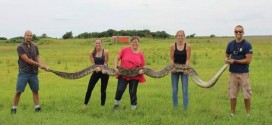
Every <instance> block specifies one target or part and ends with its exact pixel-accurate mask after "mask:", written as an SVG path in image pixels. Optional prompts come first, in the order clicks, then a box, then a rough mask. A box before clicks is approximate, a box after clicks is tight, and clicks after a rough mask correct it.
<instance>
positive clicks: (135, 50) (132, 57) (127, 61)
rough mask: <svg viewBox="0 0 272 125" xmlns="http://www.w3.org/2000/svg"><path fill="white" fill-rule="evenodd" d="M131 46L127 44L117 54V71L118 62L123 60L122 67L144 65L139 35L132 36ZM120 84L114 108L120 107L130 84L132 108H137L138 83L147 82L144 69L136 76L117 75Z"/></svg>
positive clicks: (115, 62) (115, 64)
mask: <svg viewBox="0 0 272 125" xmlns="http://www.w3.org/2000/svg"><path fill="white" fill-rule="evenodd" d="M130 41H131V46H126V47H124V48H122V50H121V51H120V52H119V54H118V55H117V57H116V59H115V61H114V66H115V70H116V72H119V71H118V69H117V66H118V62H119V61H121V65H120V67H122V68H136V67H144V66H145V61H144V55H143V53H142V52H141V51H140V50H139V37H136V36H134V37H132V38H131V39H130ZM117 79H118V84H117V90H116V94H115V102H114V109H115V108H117V107H119V102H120V100H121V98H122V95H123V93H124V92H125V90H126V87H127V85H128V84H129V94H130V102H131V109H132V110H135V109H136V108H137V87H138V83H139V82H140V83H143V82H145V77H144V75H143V70H140V71H139V75H137V76H134V77H127V76H122V75H119V76H117Z"/></svg>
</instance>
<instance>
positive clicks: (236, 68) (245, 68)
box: [226, 40, 253, 73]
mask: <svg viewBox="0 0 272 125" xmlns="http://www.w3.org/2000/svg"><path fill="white" fill-rule="evenodd" d="M226 54H230V55H231V58H232V59H236V60H241V59H245V58H246V54H253V50H252V46H251V44H250V43H249V42H248V41H246V40H243V41H242V42H240V43H237V42H236V40H232V41H230V42H229V43H228V46H227V49H226ZM229 71H230V72H233V73H247V72H249V64H237V63H234V64H231V65H230V68H229Z"/></svg>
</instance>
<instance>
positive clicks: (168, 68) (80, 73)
mask: <svg viewBox="0 0 272 125" xmlns="http://www.w3.org/2000/svg"><path fill="white" fill-rule="evenodd" d="M97 67H100V68H101V69H104V70H106V71H107V74H108V75H117V73H116V72H115V70H114V69H113V68H110V67H107V66H104V65H92V66H89V67H87V68H85V69H83V70H81V71H78V72H74V73H67V72H61V71H56V70H52V69H49V70H48V71H49V72H52V73H54V74H56V75H58V76H60V77H63V78H66V79H79V78H81V77H84V76H86V75H88V74H90V73H91V72H93V71H95V69H96V68H97ZM227 67H228V64H225V65H223V66H222V67H221V69H220V70H219V71H218V72H217V73H216V74H215V75H214V76H213V77H212V78H211V79H210V80H209V81H207V82H205V81H203V80H202V79H201V78H200V77H199V75H198V73H197V72H196V71H195V70H194V69H193V68H192V67H190V66H188V65H178V64H171V65H168V66H166V67H164V68H163V69H162V70H160V71H154V70H152V69H150V68H143V67H141V68H140V67H139V68H133V69H125V68H121V67H117V69H118V71H119V75H124V76H128V77H133V76H136V75H138V72H139V70H140V69H142V70H143V71H144V74H145V75H147V76H150V77H152V78H161V77H164V76H166V75H167V74H168V73H169V72H171V71H172V69H173V68H175V69H176V71H177V72H183V71H184V70H188V74H189V76H191V78H192V80H193V81H194V82H195V83H196V84H197V85H198V86H200V87H202V88H210V87H212V86H213V85H214V84H215V83H216V81H217V80H218V78H219V77H220V76H221V74H222V73H223V72H224V71H225V69H226V68H227Z"/></svg>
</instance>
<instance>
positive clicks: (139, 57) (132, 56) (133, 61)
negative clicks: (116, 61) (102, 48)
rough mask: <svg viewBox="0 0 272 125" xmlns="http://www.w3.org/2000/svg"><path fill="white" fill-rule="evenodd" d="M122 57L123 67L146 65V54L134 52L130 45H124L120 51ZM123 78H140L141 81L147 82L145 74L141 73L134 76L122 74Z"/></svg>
mask: <svg viewBox="0 0 272 125" xmlns="http://www.w3.org/2000/svg"><path fill="white" fill-rule="evenodd" d="M119 56H120V59H121V67H123V68H136V67H144V66H145V61H144V54H143V53H142V52H141V51H139V52H138V53H134V52H133V51H132V48H131V47H130V46H127V47H124V48H123V49H122V50H121V51H120V53H119ZM122 78H124V79H126V80H139V82H140V83H143V82H145V81H146V80H145V77H144V75H143V74H139V75H137V76H134V77H127V76H122Z"/></svg>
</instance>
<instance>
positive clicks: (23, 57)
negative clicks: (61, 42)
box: [20, 54, 44, 68]
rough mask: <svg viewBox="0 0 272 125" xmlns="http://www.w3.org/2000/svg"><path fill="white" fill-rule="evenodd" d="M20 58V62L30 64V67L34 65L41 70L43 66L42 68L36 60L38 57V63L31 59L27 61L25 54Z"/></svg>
mask: <svg viewBox="0 0 272 125" xmlns="http://www.w3.org/2000/svg"><path fill="white" fill-rule="evenodd" d="M20 58H21V59H22V60H24V61H25V62H26V63H28V64H31V65H35V66H37V67H39V68H43V66H44V65H43V64H41V63H39V59H38V58H39V57H37V60H38V62H36V61H34V60H32V59H29V58H28V57H27V55H26V54H23V55H21V56H20Z"/></svg>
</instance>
